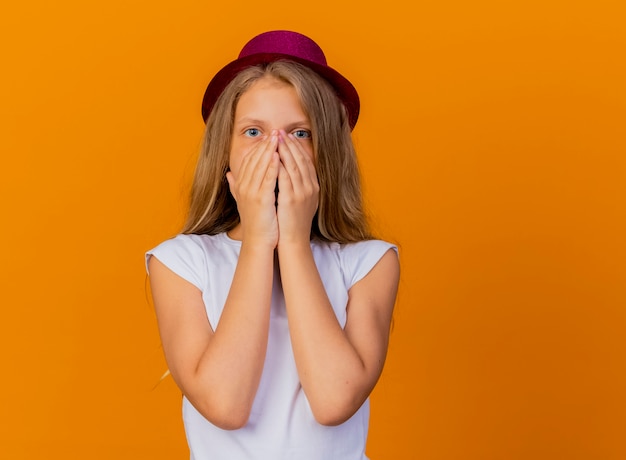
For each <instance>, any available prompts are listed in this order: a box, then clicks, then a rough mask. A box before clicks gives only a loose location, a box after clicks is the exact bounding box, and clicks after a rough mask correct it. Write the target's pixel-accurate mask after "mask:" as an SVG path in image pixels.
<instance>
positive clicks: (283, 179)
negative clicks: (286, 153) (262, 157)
mask: <svg viewBox="0 0 626 460" xmlns="http://www.w3.org/2000/svg"><path fill="white" fill-rule="evenodd" d="M292 194H293V184H292V183H291V177H289V173H288V172H287V169H286V168H285V165H284V164H283V163H279V165H278V199H279V201H280V198H281V197H285V196H287V195H292Z"/></svg>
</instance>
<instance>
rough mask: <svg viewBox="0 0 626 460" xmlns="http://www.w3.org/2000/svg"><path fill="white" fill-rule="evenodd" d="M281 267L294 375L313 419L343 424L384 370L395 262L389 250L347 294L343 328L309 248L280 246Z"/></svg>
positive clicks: (325, 423)
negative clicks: (295, 373) (297, 379)
mask: <svg viewBox="0 0 626 460" xmlns="http://www.w3.org/2000/svg"><path fill="white" fill-rule="evenodd" d="M279 248H280V249H279V251H280V267H281V277H282V283H283V290H284V292H285V302H286V305H287V314H288V319H289V329H290V332H291V340H292V345H293V350H294V355H295V359H296V365H297V368H298V374H299V376H300V380H301V383H302V387H303V389H304V391H305V393H306V395H307V399H308V400H309V403H310V405H311V408H312V410H313V414H314V416H315V418H316V420H317V421H318V422H319V423H321V424H324V425H336V424H339V423H342V422H344V421H346V420H347V419H348V418H350V417H351V416H352V415H353V414H354V413H355V412H356V411H357V410H358V409H359V407H361V405H362V404H363V402H364V401H365V399H366V398H367V397H368V396H369V394H370V393H371V391H372V389H373V388H374V385H375V384H376V382H377V381H378V378H379V376H380V374H381V372H382V369H383V364H384V362H385V356H386V353H387V345H388V341H389V327H390V323H391V316H392V312H393V306H394V303H395V298H396V292H397V286H398V278H399V264H398V258H397V256H396V253H395V251H393V250H389V251H388V252H387V253H386V254H385V255H384V256H383V257H382V258H381V260H380V261H379V262H378V263H377V264H376V265H375V266H374V268H373V269H372V270H371V271H370V272H369V273H368V274H367V276H365V278H363V279H362V280H360V281H359V282H358V283H356V284H355V285H354V286H353V287H352V288H351V289H350V291H349V300H348V307H347V322H346V326H345V329H342V328H341V326H340V325H339V323H338V321H337V318H336V316H335V313H334V311H333V309H332V306H331V305H330V302H329V300H328V297H327V296H326V291H325V290H324V286H323V284H322V281H321V279H320V276H319V273H318V271H317V267H316V266H315V261H314V259H313V255H312V253H311V249H310V246H309V245H308V244H307V245H306V246H304V245H302V246H289V247H280V246H279Z"/></svg>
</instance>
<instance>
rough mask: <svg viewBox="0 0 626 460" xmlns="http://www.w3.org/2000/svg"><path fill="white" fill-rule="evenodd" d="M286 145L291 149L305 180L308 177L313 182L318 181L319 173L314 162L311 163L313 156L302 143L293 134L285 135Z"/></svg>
mask: <svg viewBox="0 0 626 460" xmlns="http://www.w3.org/2000/svg"><path fill="white" fill-rule="evenodd" d="M283 133H284V131H283ZM285 145H286V146H287V147H288V148H289V151H290V152H291V155H292V157H293V159H294V161H295V163H296V164H297V165H298V169H299V171H300V174H301V175H302V176H303V178H305V177H308V179H309V180H311V181H313V182H315V181H317V172H316V171H315V165H314V164H313V161H311V154H310V152H308V151H307V150H306V149H305V147H304V146H303V145H302V143H301V141H298V140H297V139H296V138H295V136H294V135H293V134H285Z"/></svg>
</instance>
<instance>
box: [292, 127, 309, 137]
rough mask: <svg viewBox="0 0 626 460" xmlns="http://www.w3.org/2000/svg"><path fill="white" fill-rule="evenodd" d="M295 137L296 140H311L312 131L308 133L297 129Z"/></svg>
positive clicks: (294, 133)
mask: <svg viewBox="0 0 626 460" xmlns="http://www.w3.org/2000/svg"><path fill="white" fill-rule="evenodd" d="M293 136H294V137H295V138H296V139H310V138H311V131H308V130H306V129H297V130H295V131H294V132H293Z"/></svg>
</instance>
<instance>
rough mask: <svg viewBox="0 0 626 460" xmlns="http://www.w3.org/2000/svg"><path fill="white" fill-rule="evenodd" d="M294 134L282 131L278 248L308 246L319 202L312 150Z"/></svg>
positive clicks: (280, 141) (280, 143) (280, 139)
mask: <svg viewBox="0 0 626 460" xmlns="http://www.w3.org/2000/svg"><path fill="white" fill-rule="evenodd" d="M302 142H311V140H310V139H307V140H304V141H301V140H298V139H296V138H295V137H294V136H293V135H292V134H287V133H286V132H285V131H283V130H281V131H280V133H279V142H278V154H279V155H280V167H279V171H278V198H277V203H278V208H277V216H278V231H279V237H278V238H279V239H278V244H279V245H281V243H283V244H284V243H294V242H295V243H304V242H306V244H307V246H308V244H309V241H310V238H311V223H312V222H313V216H315V212H316V211H317V205H318V202H319V190H320V187H319V183H318V181H317V173H316V171H315V165H314V164H313V158H312V156H313V153H312V151H313V147H312V146H311V147H310V150H309V151H307V149H306V148H305V147H304V146H303V145H302Z"/></svg>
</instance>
